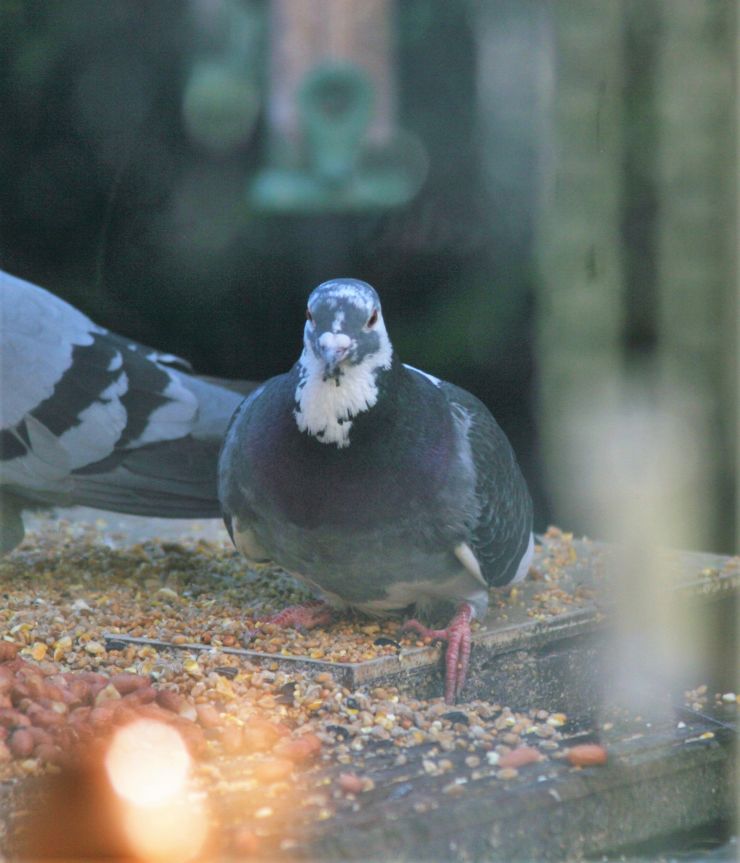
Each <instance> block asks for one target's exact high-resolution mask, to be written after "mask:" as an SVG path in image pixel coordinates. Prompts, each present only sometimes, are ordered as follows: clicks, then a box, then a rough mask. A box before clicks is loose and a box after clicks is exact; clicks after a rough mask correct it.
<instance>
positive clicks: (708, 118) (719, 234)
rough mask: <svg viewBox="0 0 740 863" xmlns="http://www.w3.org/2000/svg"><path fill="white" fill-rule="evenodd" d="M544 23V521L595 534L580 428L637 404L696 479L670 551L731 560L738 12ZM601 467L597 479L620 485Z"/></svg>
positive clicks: (592, 16) (589, 0)
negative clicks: (677, 438) (699, 547)
mask: <svg viewBox="0 0 740 863" xmlns="http://www.w3.org/2000/svg"><path fill="white" fill-rule="evenodd" d="M552 14H553V25H554V34H555V83H554V88H553V130H554V132H553V133H554V144H553V149H552V161H551V163H550V165H549V167H548V170H547V171H546V173H547V174H548V177H547V182H546V193H545V196H544V200H543V202H542V216H541V221H540V231H539V238H538V239H539V266H540V274H541V280H540V294H539V316H538V317H539V323H538V363H539V369H540V383H539V406H540V411H541V431H542V437H543V448H544V455H545V460H546V464H547V467H548V473H549V484H550V488H551V492H552V497H553V504H554V511H555V515H556V517H557V518H558V519H559V520H560V521H561V522H563V523H566V524H572V525H574V526H576V527H577V529H583V530H585V531H587V532H591V533H598V534H600V535H604V532H605V530H608V521H609V517H610V514H609V513H604V512H598V511H596V509H598V508H596V509H595V508H594V500H593V499H590V498H589V495H580V494H579V488H582V487H583V486H582V482H581V480H583V476H582V474H583V472H584V471H586V470H588V469H589V468H588V465H589V464H591V465H592V466H593V465H595V464H597V462H598V448H599V446H600V445H603V444H604V443H605V441H604V439H603V437H602V438H597V439H593V438H592V439H590V440H587V437H588V434H592V433H593V429H594V428H600V429H601V430H602V433H603V429H604V425H603V423H598V422H597V423H596V425H595V426H591V425H589V417H591V418H593V417H594V416H596V415H599V414H600V415H601V416H602V417H603V416H609V417H611V418H612V421H613V427H612V428H611V429H610V434H614V435H615V436H618V435H619V434H620V410H621V411H622V414H621V415H622V416H624V411H625V410H626V411H630V410H632V409H633V408H634V405H635V401H636V400H637V399H641V400H643V401H644V403H646V404H648V405H650V406H651V409H654V410H655V411H658V412H662V415H664V416H668V417H670V416H674V417H675V422H676V423H681V422H685V423H686V424H688V425H690V426H691V429H692V434H693V437H689V438H688V439H687V443H686V444H685V445H686V447H687V451H686V453H685V455H686V459H687V461H691V460H692V459H700V460H701V461H702V464H704V465H705V467H704V468H703V471H704V472H703V475H702V477H701V478H700V480H699V485H700V486H701V494H699V495H698V496H697V497H695V498H694V499H693V501H692V500H691V499H690V494H688V492H689V491H690V489H689V487H688V486H687V488H686V489H685V491H686V492H687V497H688V498H689V499H687V500H685V501H684V502H683V503H684V516H685V517H684V518H683V521H682V523H683V524H684V525H685V524H687V523H688V522H693V523H694V525H693V528H692V529H691V530H688V531H687V532H686V533H685V534H684V535H683V539H684V543H683V544H696V543H699V544H704V545H708V546H712V547H716V548H722V549H724V550H731V549H732V548H733V546H734V540H733V530H734V519H733V510H734V508H735V506H736V504H735V497H736V493H737V483H736V475H737V464H736V459H737V455H736V452H737V451H736V435H737V387H738V381H737V359H738V353H737V352H738V338H737V298H736V294H737V272H736V269H737V256H736V248H735V244H736V238H737V207H736V205H737V200H736V199H737V184H736V177H737V143H738V141H737V124H736V119H735V117H736V97H737V93H736V77H735V76H736V72H737V21H738V10H737V5H736V3H735V2H732V0H650V2H647V3H644V2H641V3H635V2H632V0H623V2H610V3H608V4H604V3H600V2H595V0H579V2H569V3H557V4H554V5H553V6H552ZM646 27H648V28H649V30H650V32H649V33H648V34H647V36H646V33H645V28H646ZM645 259H647V260H645ZM636 322H638V323H639V327H638V329H640V330H641V332H642V337H641V338H640V339H639V340H638V341H639V344H638V343H636V342H635V339H634V331H635V326H634V325H635V323H636ZM620 406H621V407H620ZM681 418H683V419H681ZM688 425H687V427H688ZM589 430H590V431H589ZM582 432H583V433H584V436H583V437H579V436H580V435H581V433H582ZM585 446H589V447H591V449H592V450H593V453H592V456H593V458H592V460H591V461H589V459H588V458H584V447H585ZM594 459H595V460H594ZM617 470H618V469H616V470H615V473H614V475H613V476H612V477H609V476H608V474H606V473H605V474H604V476H603V477H602V481H603V483H607V484H608V483H610V482H612V481H613V480H615V479H618V476H616V471H617ZM692 482H693V483H695V485H694V487H695V488H698V487H699V486H698V485H696V479H695V478H694V479H693V480H692ZM604 499H608V495H605V496H604ZM692 506H693V510H692ZM615 520H616V519H615ZM676 525H678V522H676ZM679 541H680V537H679Z"/></svg>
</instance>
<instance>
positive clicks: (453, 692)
mask: <svg viewBox="0 0 740 863" xmlns="http://www.w3.org/2000/svg"><path fill="white" fill-rule="evenodd" d="M472 619H473V607H472V606H471V605H469V604H468V603H467V602H463V603H461V604H460V607H459V608H458V609H457V611H456V612H455V616H454V617H453V618H452V620H451V621H450V622H449V624H448V625H447V628H446V629H429V627H427V626H424V625H423V624H421V623H419V621H418V620H408V621H406V623H405V624H404V625H403V628H404V629H413V630H414V631H415V632H418V633H419V635H421V636H422V638H433V639H434V640H435V641H446V642H447V653H446V655H445V701H446V702H447V703H448V704H454V703H455V699H456V698H457V697H458V696H459V695H460V693H461V692H462V688H463V686H464V685H465V678H466V676H467V673H468V663H469V661H470V646H471V645H470V621H471V620H472Z"/></svg>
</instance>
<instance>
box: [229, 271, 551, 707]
mask: <svg viewBox="0 0 740 863" xmlns="http://www.w3.org/2000/svg"><path fill="white" fill-rule="evenodd" d="M218 473H219V480H218V481H219V496H220V499H221V505H222V509H223V515H224V521H225V524H226V527H227V529H228V531H229V533H230V535H231V538H232V540H233V542H234V544H235V546H236V547H237V549H238V550H239V551H241V552H242V554H243V555H244V556H245V557H246V558H247V559H248V560H249V561H251V562H253V563H257V564H259V563H265V562H272V563H274V564H276V565H278V566H279V567H280V568H282V569H283V570H285V571H287V572H288V573H290V574H291V575H294V576H295V577H297V578H298V579H300V580H302V581H303V582H304V583H305V584H306V585H307V586H308V587H309V588H311V589H312V590H313V591H314V593H315V594H316V595H318V596H319V597H320V599H319V600H317V601H312V602H310V603H307V604H305V605H303V606H294V607H290V608H287V609H285V610H283V611H281V612H280V613H279V614H277V615H276V616H275V617H273V618H272V620H273V622H275V623H279V624H285V625H294V626H303V627H306V628H310V627H311V626H315V625H319V624H323V623H326V622H328V621H330V620H331V618H332V614H333V610H334V609H335V608H346V609H351V610H357V611H359V612H362V613H364V614H366V615H374V616H385V615H398V614H404V613H408V612H413V611H416V612H417V613H418V614H419V615H423V614H427V615H434V614H439V613H441V612H444V613H445V614H448V615H449V614H450V613H452V616H451V619H450V620H449V623H448V625H447V626H446V627H445V628H443V629H430V628H428V627H426V626H425V625H423V624H422V623H420V622H419V620H417V619H415V618H414V619H412V620H410V621H408V623H407V624H406V626H407V628H409V629H415V630H416V631H417V632H419V633H421V634H422V635H424V636H429V637H431V638H433V639H438V640H444V641H446V642H447V649H446V658H445V699H446V700H447V701H448V702H450V703H452V702H454V701H455V700H456V699H457V698H458V697H459V696H460V694H461V691H462V687H463V685H464V683H465V677H466V673H467V667H468V662H469V657H470V650H471V627H470V624H471V621H472V620H473V618H480V617H482V616H483V615H484V614H485V612H486V609H487V605H488V596H489V588H491V587H499V586H503V585H507V584H511V583H512V582H515V581H518V580H520V579H522V578H524V577H525V575H526V574H527V571H528V569H529V564H530V561H531V559H532V554H533V548H534V544H533V536H532V501H531V498H530V495H529V491H528V489H527V485H526V483H525V480H524V478H523V476H522V473H521V471H520V469H519V466H518V464H517V461H516V458H515V456H514V452H513V450H512V448H511V445H510V444H509V441H508V440H507V438H506V436H505V435H504V433H503V431H502V430H501V429H500V428H499V426H498V425H497V423H496V421H495V420H494V418H493V417H492V416H491V414H490V413H489V411H488V409H487V408H486V407H485V406H484V405H483V403H482V402H480V401H479V400H478V399H477V398H476V397H475V396H473V395H471V394H470V393H468V392H466V391H465V390H463V389H461V388H459V387H457V386H455V385H453V384H451V383H447V382H445V381H442V380H439V379H438V378H436V377H434V376H432V375H430V374H427V373H425V372H422V371H419V370H418V369H415V368H413V367H412V366H408V365H404V364H403V363H402V362H400V361H399V359H398V357H397V356H396V353H395V351H394V349H393V347H392V345H391V342H390V339H389V337H388V333H387V330H386V327H385V324H384V321H383V313H382V309H381V305H380V299H379V297H378V294H377V293H376V291H375V290H374V289H373V288H372V287H371V286H370V285H368V284H367V283H366V282H363V281H359V280H357V279H350V278H341V279H334V280H331V281H328V282H324V283H323V284H321V285H319V286H318V287H317V288H316V289H315V290H314V291H313V292H312V293H311V295H310V297H309V299H308V308H307V311H306V323H305V328H304V333H303V352H302V353H301V355H300V358H299V360H298V362H297V363H296V364H295V365H294V366H293V367H292V369H291V370H290V371H289V372H287V373H286V374H283V375H278V376H277V377H273V378H271V379H270V380H268V381H267V382H266V383H264V384H262V386H260V387H259V388H258V389H257V390H255V391H254V392H253V393H251V395H249V396H248V397H247V398H246V399H245V400H244V402H243V403H242V404H241V405H240V407H239V408H238V409H237V411H236V413H235V414H234V417H233V419H232V421H231V423H230V425H229V428H228V430H227V433H226V437H225V439H224V444H223V448H222V450H221V455H220V459H219V468H218Z"/></svg>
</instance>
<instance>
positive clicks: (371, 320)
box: [365, 309, 378, 329]
mask: <svg viewBox="0 0 740 863" xmlns="http://www.w3.org/2000/svg"><path fill="white" fill-rule="evenodd" d="M377 323H378V310H377V309H375V311H374V312H373V313H372V314H371V315H370V317H369V318H368V319H367V323H366V324H365V326H366V327H367V328H368V329H370V328H371V327H374V326H375V324H377Z"/></svg>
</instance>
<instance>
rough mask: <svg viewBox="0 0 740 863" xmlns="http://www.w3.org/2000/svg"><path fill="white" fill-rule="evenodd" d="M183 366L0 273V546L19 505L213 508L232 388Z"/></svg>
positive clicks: (11, 535)
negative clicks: (209, 380) (201, 377)
mask: <svg viewBox="0 0 740 863" xmlns="http://www.w3.org/2000/svg"><path fill="white" fill-rule="evenodd" d="M188 368H189V367H188V365H187V363H185V361H184V360H180V359H179V358H178V357H175V356H172V355H171V354H164V353H160V352H158V351H155V350H152V349H150V348H146V347H144V346H142V345H139V344H136V343H135V342H132V341H131V340H129V339H126V338H122V337H121V336H117V335H115V334H114V333H111V332H109V331H108V330H105V329H103V328H102V327H99V326H97V325H96V324H94V323H93V322H92V321H91V320H90V319H89V318H87V317H85V315H83V314H82V312H80V311H78V310H77V309H75V308H74V307H72V306H70V305H69V304H68V303H66V302H64V301H63V300H61V299H59V298H58V297H55V296H54V295H53V294H50V293H49V292H48V291H45V290H43V289H42V288H39V287H37V286H36V285H32V284H30V283H29V282H26V281H23V280H22V279H19V278H16V277H14V276H11V275H9V274H8V273H5V272H2V271H0V553H4V552H6V551H9V550H10V549H12V548H14V547H15V546H16V545H17V544H18V543H19V542H20V541H21V540H22V539H23V520H22V515H21V514H22V511H23V510H24V509H29V508H37V507H44V506H55V505H71V504H83V505H86V506H93V507H99V508H101V509H107V510H114V511H116V512H126V513H134V514H138V515H151V516H165V517H171V518H178V517H179V518H218V517H220V509H219V504H218V497H217V488H216V468H217V463H218V452H219V449H220V446H221V441H222V438H223V434H224V431H225V429H226V426H227V424H228V421H229V418H230V417H231V415H232V414H233V412H234V410H235V409H236V407H237V406H238V405H239V403H240V402H241V400H242V399H243V397H244V390H242V392H241V393H239V392H235V391H231V390H229V389H228V388H226V387H224V386H220V385H217V384H215V383H211V382H208V381H205V380H200V379H198V378H197V377H195V376H194V375H193V374H190V373H189V371H188ZM251 388H252V387H250V386H249V385H247V386H245V389H247V390H248V389H251Z"/></svg>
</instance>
